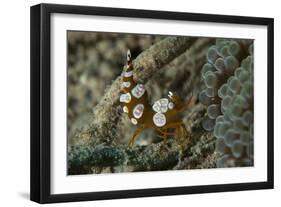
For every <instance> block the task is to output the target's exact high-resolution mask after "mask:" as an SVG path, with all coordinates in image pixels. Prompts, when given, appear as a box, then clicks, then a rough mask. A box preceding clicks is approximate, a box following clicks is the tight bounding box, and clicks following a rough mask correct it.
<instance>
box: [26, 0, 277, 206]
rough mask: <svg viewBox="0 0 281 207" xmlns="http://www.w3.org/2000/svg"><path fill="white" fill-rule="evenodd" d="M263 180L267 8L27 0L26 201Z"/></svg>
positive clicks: (267, 164) (269, 116) (267, 163)
mask: <svg viewBox="0 0 281 207" xmlns="http://www.w3.org/2000/svg"><path fill="white" fill-rule="evenodd" d="M269 188H273V19H271V18H260V17H241V16H225V15H210V14H194V13H179V12H168V11H149V10H133V9H119V8H101V7H87V6H71V5H54V4H40V5H35V6H33V7H31V200H33V201H36V202H39V203H52V202H68V201H85V200H100V199H117V198H132V197H144V196H162V195H178V194H193V193H208V192H222V191H237V190H253V189H269Z"/></svg>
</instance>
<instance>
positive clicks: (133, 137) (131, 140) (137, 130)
mask: <svg viewBox="0 0 281 207" xmlns="http://www.w3.org/2000/svg"><path fill="white" fill-rule="evenodd" d="M144 129H145V128H137V129H136V131H135V133H134V135H133V136H132V138H131V139H130V141H129V143H128V146H129V147H131V146H133V144H134V143H135V140H136V138H137V136H138V135H139V134H140V133H141V132H142V131H143V130H144Z"/></svg>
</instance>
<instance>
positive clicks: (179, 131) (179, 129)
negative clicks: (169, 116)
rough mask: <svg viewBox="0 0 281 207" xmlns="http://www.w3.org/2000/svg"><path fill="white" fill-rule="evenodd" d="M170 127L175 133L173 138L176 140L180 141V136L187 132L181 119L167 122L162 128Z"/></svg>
mask: <svg viewBox="0 0 281 207" xmlns="http://www.w3.org/2000/svg"><path fill="white" fill-rule="evenodd" d="M170 128H174V129H175V132H174V134H175V138H176V139H177V141H178V142H179V141H180V139H181V138H182V137H184V136H186V135H188V134H189V133H188V131H187V129H186V127H185V125H184V124H183V123H182V121H178V122H172V123H169V124H167V125H166V126H165V127H164V128H163V129H170Z"/></svg>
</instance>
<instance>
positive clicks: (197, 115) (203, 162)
mask: <svg viewBox="0 0 281 207" xmlns="http://www.w3.org/2000/svg"><path fill="white" fill-rule="evenodd" d="M67 40H68V48H67V54H68V57H67V63H68V68H67V74H68V76H67V78H68V87H67V103H68V108H67V126H68V152H67V153H68V156H67V157H68V174H69V175H79V174H91V173H120V172H136V171H159V170H184V169H207V168H220V167H247V166H253V165H254V162H253V160H254V151H253V149H254V135H253V123H254V117H253V114H254V113H253V110H254V109H253V103H254V91H253V90H254V86H253V83H254V81H253V77H254V75H253V67H254V65H253V46H254V41H253V40H246V39H243V40H241V39H224V38H208V37H193V38H188V37H179V36H158V35H139V34H114V33H102V32H78V31H68V33H67ZM128 49H130V51H131V53H132V58H133V60H134V59H136V61H135V62H134V67H135V68H136V73H138V74H137V77H138V81H139V82H141V83H143V84H145V89H146V91H147V94H148V99H149V102H150V104H151V105H152V104H153V103H154V102H155V101H157V100H158V99H160V98H162V97H167V95H168V93H169V91H172V92H173V93H175V94H177V95H178V96H180V97H182V98H183V99H187V98H189V97H191V95H192V100H191V103H190V105H189V107H188V108H187V110H186V111H184V112H182V113H180V114H179V116H180V117H181V120H182V121H183V123H184V125H185V127H186V129H187V130H188V131H189V133H190V134H189V137H188V138H185V137H183V138H182V139H181V141H180V142H178V141H176V140H175V139H174V137H173V136H171V137H170V138H169V139H168V141H167V143H164V142H163V140H162V139H161V138H160V137H158V136H157V134H156V133H155V131H154V130H146V131H144V132H143V133H141V134H140V136H139V137H138V138H137V139H136V142H135V145H134V146H133V147H128V145H127V144H128V142H129V140H130V138H131V136H132V135H133V133H134V131H135V130H136V128H137V127H136V126H135V125H133V124H132V123H131V122H130V119H129V118H128V117H127V116H126V114H124V113H123V111H122V107H121V106H120V104H118V97H119V95H120V75H121V73H122V72H123V67H124V65H125V64H126V52H127V50H128ZM146 66H147V67H146ZM148 66H151V68H150V67H148ZM142 68H144V69H145V70H142Z"/></svg>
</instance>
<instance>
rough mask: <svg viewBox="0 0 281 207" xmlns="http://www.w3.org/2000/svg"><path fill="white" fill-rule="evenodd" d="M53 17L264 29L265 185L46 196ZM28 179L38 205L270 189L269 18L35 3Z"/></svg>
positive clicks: (270, 42) (270, 53)
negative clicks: (266, 59) (204, 24)
mask: <svg viewBox="0 0 281 207" xmlns="http://www.w3.org/2000/svg"><path fill="white" fill-rule="evenodd" d="M53 13H67V14H83V15H99V16H113V17H133V18H151V19H162V20H182V21H194V22H209V23H232V24H247V25H264V26H267V35H268V37H267V38H268V39H267V41H268V42H267V43H268V48H267V58H268V64H267V75H268V85H267V92H268V97H267V100H268V102H267V103H268V108H267V110H268V120H267V127H268V134H267V181H265V182H251V183H238V184H219V185H203V186H189V187H169V188H168V187H167V188H154V189H136V190H121V191H106V192H86V193H74V194H51V192H50V187H51V186H50V180H51V179H50V178H51V177H50V170H51V163H50V149H51V143H50V136H51V134H50V130H51V113H50V112H51V108H50V107H51V104H50V103H51V90H50V89H51V70H50V58H51V56H50V53H51V48H50V47H51V45H50V32H51V27H50V26H51V25H50V16H51V14H53ZM30 24H31V37H30V42H31V46H30V47H31V57H30V62H31V106H30V107H31V129H30V130H31V152H30V156H31V158H30V161H31V169H30V170H31V174H30V181H31V182H30V192H31V193H30V199H31V200H32V201H36V202H39V203H53V202H70V201H88V200H102V199H118V198H134V197H146V196H165V195H179V194H195V193H210V192H223V191H238V190H239V191H241V190H254V189H271V188H273V177H274V170H273V164H274V162H273V154H274V152H273V149H274V148H273V131H274V129H273V126H274V124H273V120H274V118H273V114H274V111H273V110H274V107H273V95H274V89H273V85H274V83H273V73H274V72H273V61H274V60H273V57H274V55H273V41H274V40H273V38H274V32H273V29H274V20H273V19H272V18H259V17H245V16H227V15H210V14H195V13H181V12H168V11H152V10H135V9H120V8H103V7H89V6H72V5H55V4H39V5H35V6H32V7H31V22H30Z"/></svg>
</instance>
